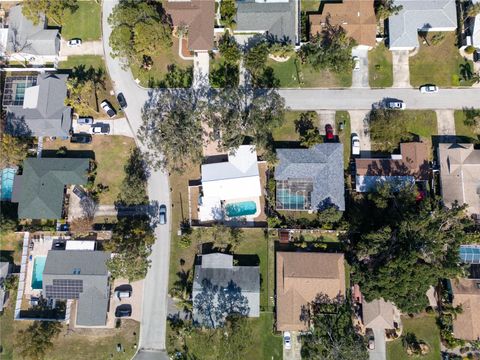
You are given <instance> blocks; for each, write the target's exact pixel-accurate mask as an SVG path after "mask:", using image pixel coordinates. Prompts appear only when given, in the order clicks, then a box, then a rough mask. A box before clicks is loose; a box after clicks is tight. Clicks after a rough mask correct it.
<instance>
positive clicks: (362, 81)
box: [352, 48, 370, 88]
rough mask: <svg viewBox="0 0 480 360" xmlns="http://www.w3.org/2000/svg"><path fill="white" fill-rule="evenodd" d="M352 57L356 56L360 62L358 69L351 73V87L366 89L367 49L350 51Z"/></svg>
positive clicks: (367, 84)
mask: <svg viewBox="0 0 480 360" xmlns="http://www.w3.org/2000/svg"><path fill="white" fill-rule="evenodd" d="M352 56H358V58H359V60H360V69H358V70H353V72H352V87H354V88H368V87H370V85H369V83H368V50H367V49H359V48H354V49H352Z"/></svg>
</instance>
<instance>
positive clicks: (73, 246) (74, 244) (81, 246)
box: [65, 240, 95, 251]
mask: <svg viewBox="0 0 480 360" xmlns="http://www.w3.org/2000/svg"><path fill="white" fill-rule="evenodd" d="M65 250H92V251H93V250H95V241H92V240H68V241H67V242H66V244H65Z"/></svg>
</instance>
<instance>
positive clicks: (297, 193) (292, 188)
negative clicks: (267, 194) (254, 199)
mask: <svg viewBox="0 0 480 360" xmlns="http://www.w3.org/2000/svg"><path fill="white" fill-rule="evenodd" d="M276 185H277V190H276V208H277V209H279V210H309V209H310V208H311V206H312V191H313V180H311V179H303V180H301V179H295V180H280V181H277V183H276Z"/></svg>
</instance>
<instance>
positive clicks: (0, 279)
mask: <svg viewBox="0 0 480 360" xmlns="http://www.w3.org/2000/svg"><path fill="white" fill-rule="evenodd" d="M11 272H12V264H10V263H9V262H6V261H2V262H0V312H2V311H3V307H4V306H5V303H6V302H7V300H8V290H6V289H5V279H6V278H7V276H8V275H9V274H10V273H11Z"/></svg>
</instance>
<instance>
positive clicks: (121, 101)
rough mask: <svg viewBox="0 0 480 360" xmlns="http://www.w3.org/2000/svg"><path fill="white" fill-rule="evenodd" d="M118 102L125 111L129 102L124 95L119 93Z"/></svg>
mask: <svg viewBox="0 0 480 360" xmlns="http://www.w3.org/2000/svg"><path fill="white" fill-rule="evenodd" d="M117 100H118V103H119V104H120V106H121V107H122V109H125V108H126V107H127V100H125V96H123V93H118V95H117Z"/></svg>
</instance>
